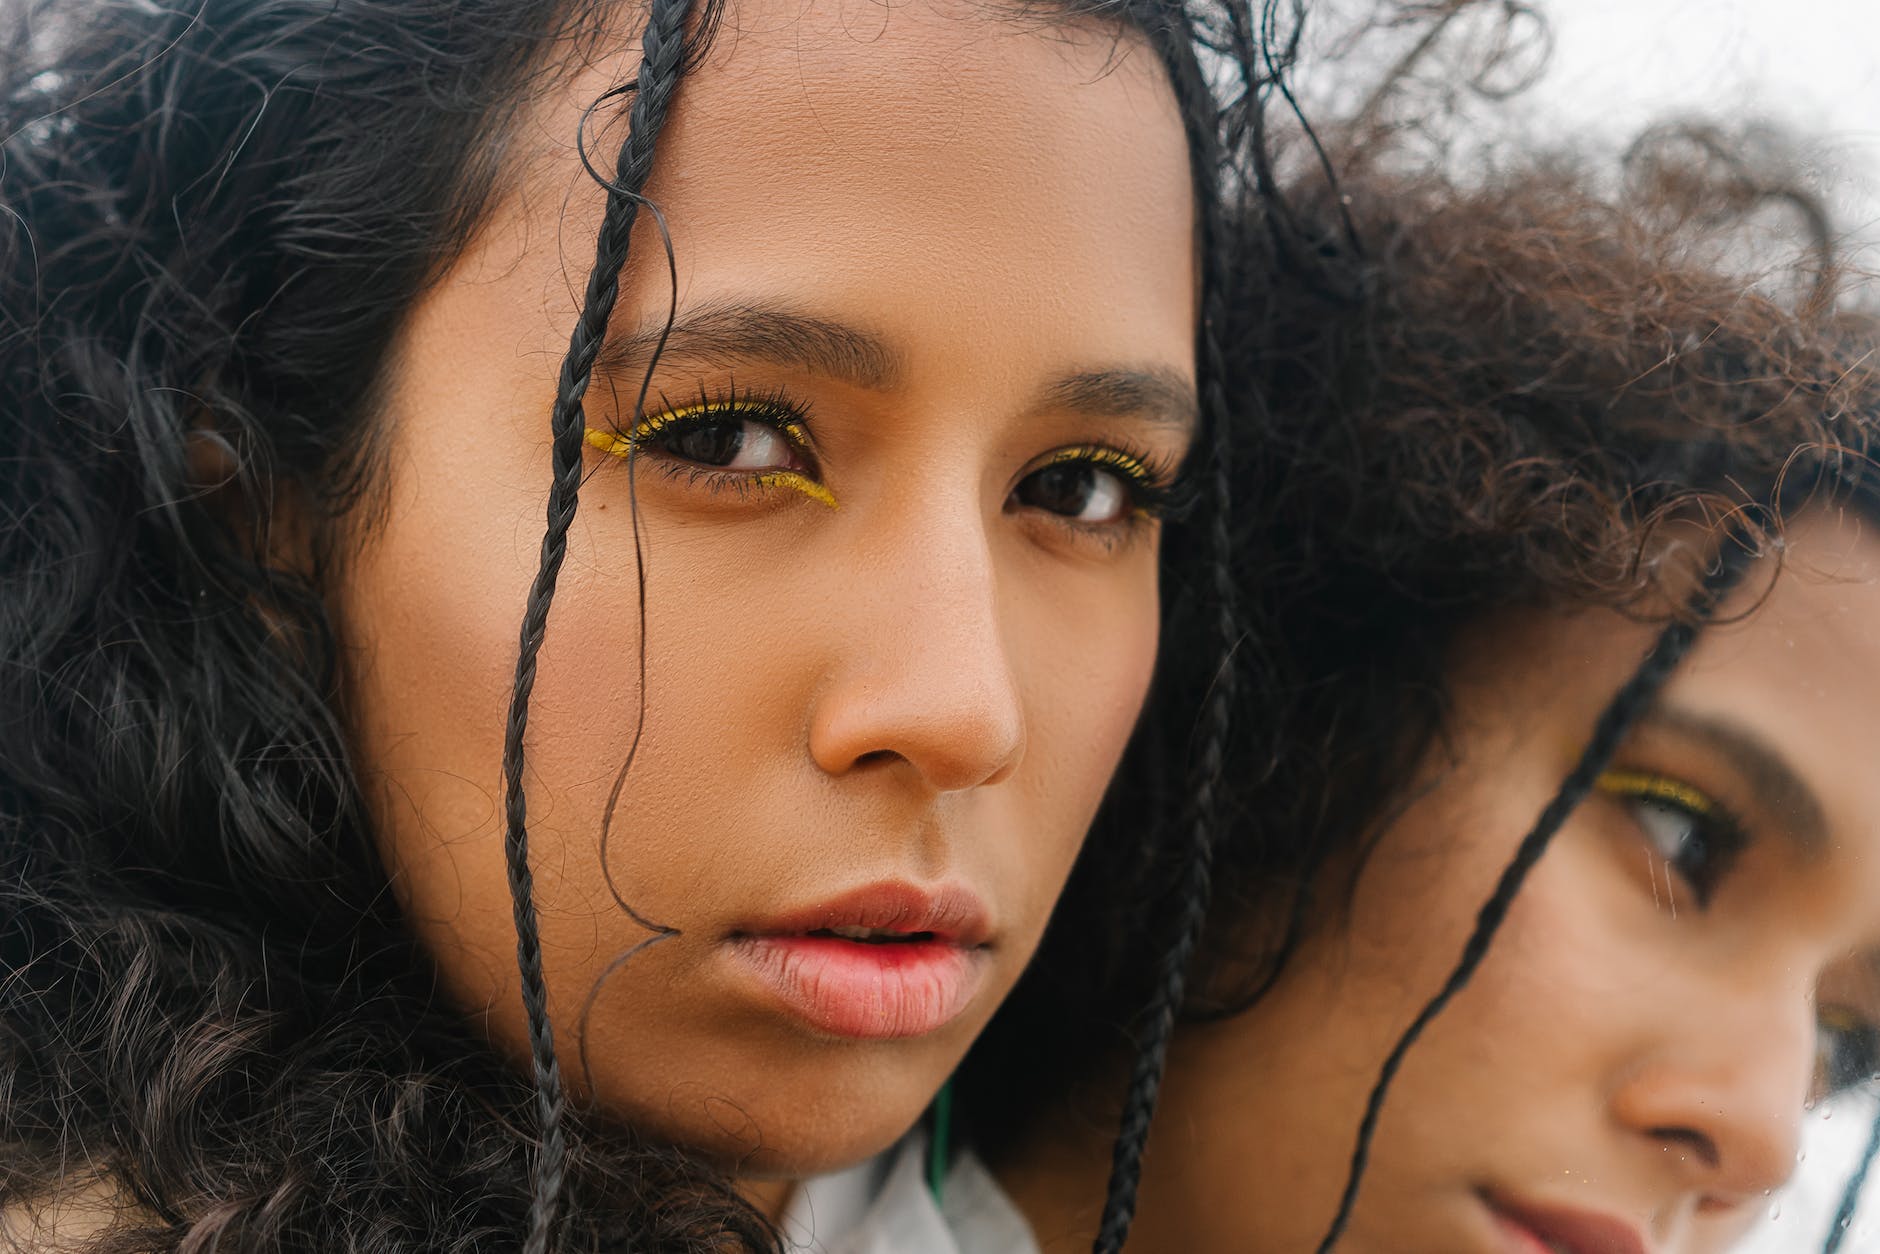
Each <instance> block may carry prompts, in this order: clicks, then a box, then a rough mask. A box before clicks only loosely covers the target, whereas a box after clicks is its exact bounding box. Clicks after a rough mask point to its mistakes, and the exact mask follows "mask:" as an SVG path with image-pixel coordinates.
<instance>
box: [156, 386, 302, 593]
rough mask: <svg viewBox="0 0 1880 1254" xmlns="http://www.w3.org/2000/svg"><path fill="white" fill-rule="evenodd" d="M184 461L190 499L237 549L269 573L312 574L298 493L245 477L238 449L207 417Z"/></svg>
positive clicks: (197, 426)
mask: <svg viewBox="0 0 1880 1254" xmlns="http://www.w3.org/2000/svg"><path fill="white" fill-rule="evenodd" d="M184 458H185V463H186V466H187V474H188V476H189V490H190V499H191V500H193V501H194V502H196V503H197V504H199V505H200V506H201V507H202V509H203V510H204V511H205V512H207V513H208V515H209V516H210V517H211V518H212V519H214V520H215V521H216V522H217V523H219V524H220V525H221V526H222V527H224V528H225V529H226V532H227V535H228V537H229V539H230V541H231V542H232V543H233V544H234V545H235V546H236V547H237V548H239V549H242V550H244V551H245V552H246V553H247V555H248V556H249V557H250V558H251V559H252V560H254V561H255V562H257V563H259V564H261V565H263V566H266V567H269V568H270V569H273V570H277V571H281V572H283V573H287V574H292V575H298V576H300V577H302V578H308V577H310V576H311V575H312V573H313V570H314V567H315V565H316V562H315V558H314V544H313V528H312V526H311V519H310V517H309V512H308V510H307V509H306V507H305V503H304V501H303V500H302V499H301V496H300V494H299V493H298V492H295V491H292V490H291V489H285V488H283V487H282V485H279V484H272V483H267V482H261V481H258V480H257V479H256V477H255V476H253V475H250V474H247V473H244V467H245V465H246V459H245V458H244V456H243V454H242V452H241V450H240V449H238V448H236V447H235V445H234V444H233V443H232V442H231V441H230V440H229V438H228V436H227V435H226V434H224V433H223V432H222V431H220V430H219V429H217V428H216V427H215V426H214V425H213V424H211V423H210V422H209V421H208V420H207V419H206V418H203V419H199V420H198V421H197V422H196V423H195V424H194V425H193V426H192V427H191V429H190V432H189V436H188V442H187V444H186V446H185V450H184Z"/></svg>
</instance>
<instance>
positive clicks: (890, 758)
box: [855, 749, 903, 766]
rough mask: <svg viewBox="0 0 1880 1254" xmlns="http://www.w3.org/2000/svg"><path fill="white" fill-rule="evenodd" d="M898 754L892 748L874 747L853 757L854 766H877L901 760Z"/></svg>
mask: <svg viewBox="0 0 1880 1254" xmlns="http://www.w3.org/2000/svg"><path fill="white" fill-rule="evenodd" d="M902 760H903V759H902V757H901V755H900V754H898V753H896V752H895V751H894V750H892V749H874V750H870V751H869V752H867V753H864V754H862V755H861V756H860V757H858V758H856V759H855V765H856V766H877V765H882V764H885V763H889V762H898V761H902Z"/></svg>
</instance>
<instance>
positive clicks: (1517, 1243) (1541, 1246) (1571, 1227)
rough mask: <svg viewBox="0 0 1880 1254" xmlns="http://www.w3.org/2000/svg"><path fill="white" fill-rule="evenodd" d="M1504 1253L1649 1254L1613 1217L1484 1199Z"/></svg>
mask: <svg viewBox="0 0 1880 1254" xmlns="http://www.w3.org/2000/svg"><path fill="white" fill-rule="evenodd" d="M1484 1200H1485V1201H1487V1203H1488V1208H1489V1210H1490V1211H1491V1212H1492V1213H1493V1214H1494V1217H1495V1223H1496V1225H1497V1227H1499V1228H1500V1230H1501V1234H1502V1238H1503V1242H1504V1247H1505V1254H1650V1252H1649V1251H1648V1250H1647V1249H1646V1246H1645V1241H1644V1238H1642V1237H1641V1236H1639V1232H1638V1229H1637V1228H1636V1227H1634V1226H1633V1225H1632V1224H1629V1223H1627V1222H1626V1221H1625V1220H1623V1219H1620V1218H1618V1217H1617V1216H1614V1215H1608V1214H1602V1213H1600V1212H1598V1211H1589V1210H1575V1209H1572V1208H1569V1207H1564V1206H1541V1205H1537V1204H1532V1203H1523V1202H1515V1201H1512V1200H1510V1199H1507V1198H1486V1199H1484Z"/></svg>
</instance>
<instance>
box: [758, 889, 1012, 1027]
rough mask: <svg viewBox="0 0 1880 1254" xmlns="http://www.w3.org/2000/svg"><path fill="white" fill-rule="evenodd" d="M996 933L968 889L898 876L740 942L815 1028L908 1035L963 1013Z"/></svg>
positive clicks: (764, 926)
mask: <svg viewBox="0 0 1880 1254" xmlns="http://www.w3.org/2000/svg"><path fill="white" fill-rule="evenodd" d="M990 937H991V925H990V922H989V920H988V917H987V914H986V910H985V907H984V905H983V904H982V903H981V902H980V900H979V898H978V897H976V896H975V895H974V894H973V893H972V892H970V891H969V890H967V889H965V888H962V887H959V886H958V885H937V886H932V887H922V886H920V885H915V884H909V883H905V882H900V881H893V882H883V883H878V884H871V885H868V886H867V887H864V888H860V889H856V890H854V891H852V892H847V893H843V894H841V895H840V896H837V897H834V898H831V899H830V900H828V901H824V902H819V903H817V904H815V905H812V906H809V907H805V908H802V909H796V910H789V911H785V912H782V913H779V914H777V915H774V916H771V917H768V918H764V919H760V920H756V921H753V922H752V923H751V924H750V925H748V926H746V927H741V928H739V929H737V931H736V932H735V933H734V934H733V936H732V938H731V939H732V945H731V949H732V953H733V954H734V956H735V957H736V959H737V960H738V962H739V963H740V965H742V966H743V967H744V969H745V970H746V971H747V973H749V974H750V975H751V976H753V977H754V978H755V980H756V982H757V984H758V986H759V987H760V988H761V989H762V990H764V992H765V993H767V994H768V995H769V996H770V997H772V998H773V999H775V1001H776V1003H777V1004H778V1007H779V1009H781V1010H783V1011H784V1012H785V1013H786V1014H789V1015H791V1016H793V1017H795V1018H796V1019H798V1020H799V1021H801V1022H802V1023H804V1024H805V1025H806V1026H808V1027H810V1028H811V1029H812V1030H815V1031H818V1032H822V1033H826V1034H828V1035H831V1036H838V1037H845V1038H848V1039H852V1040H899V1039H906V1038H909V1037H918V1036H925V1035H927V1034H928V1033H931V1032H935V1031H938V1030H939V1029H940V1028H942V1027H945V1026H946V1025H947V1024H948V1023H950V1022H952V1021H953V1020H954V1019H956V1018H958V1017H959V1016H960V1014H961V1013H962V1012H963V1011H964V1010H965V1009H966V1007H967V1006H968V1005H969V1004H970V1003H971V1002H972V1000H973V998H974V996H975V994H976V993H977V992H978V991H979V988H980V986H981V985H982V984H983V982H984V979H985V971H986V967H987V965H988V963H987V958H988V954H987V948H986V947H987V944H988V941H989V940H990Z"/></svg>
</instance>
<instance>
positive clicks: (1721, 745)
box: [1638, 703, 1828, 858]
mask: <svg viewBox="0 0 1880 1254" xmlns="http://www.w3.org/2000/svg"><path fill="white" fill-rule="evenodd" d="M1638 727H1639V729H1640V730H1647V729H1657V730H1661V731H1664V732H1668V733H1670V734H1672V735H1675V736H1678V737H1680V738H1682V739H1685V740H1688V741H1691V742H1693V743H1695V744H1697V745H1698V746H1699V747H1701V748H1703V749H1705V750H1707V751H1709V752H1711V753H1713V754H1715V755H1716V756H1718V757H1720V758H1722V759H1723V760H1724V762H1725V763H1726V764H1728V765H1729V767H1730V768H1731V769H1732V770H1733V771H1735V772H1736V773H1737V774H1738V775H1740V776H1741V777H1742V778H1743V780H1744V782H1745V783H1747V784H1748V785H1749V788H1750V791H1751V792H1753V793H1754V794H1755V795H1756V797H1757V799H1758V801H1759V803H1760V804H1761V805H1762V806H1763V807H1764V808H1765V809H1766V810H1768V811H1769V813H1770V814H1772V815H1774V816H1775V817H1777V818H1779V819H1780V820H1781V822H1780V823H1778V824H1777V827H1778V828H1779V830H1780V831H1781V833H1782V834H1783V835H1784V836H1786V837H1787V838H1788V839H1789V841H1790V843H1791V844H1793V845H1794V846H1795V849H1796V851H1797V852H1798V853H1799V854H1801V855H1802V856H1803V857H1804V858H1813V857H1815V856H1817V855H1819V854H1820V853H1821V851H1822V850H1824V849H1826V848H1827V845H1828V821H1827V817H1826V810H1825V808H1824V807H1823V806H1822V804H1821V799H1820V798H1819V797H1818V796H1816V795H1815V791H1814V789H1812V788H1810V787H1809V786H1808V784H1807V782H1806V781H1805V780H1804V779H1803V778H1802V774H1801V772H1800V771H1799V770H1797V769H1796V768H1795V767H1794V766H1793V765H1792V764H1791V763H1790V762H1789V760H1788V759H1787V758H1786V757H1785V756H1784V755H1783V754H1782V752H1781V750H1779V749H1777V748H1776V747H1775V746H1774V745H1772V744H1770V743H1769V742H1768V741H1767V740H1765V739H1764V738H1763V737H1762V736H1760V735H1759V734H1757V732H1756V731H1755V730H1754V729H1753V728H1751V727H1749V726H1747V725H1746V724H1743V723H1739V722H1737V721H1736V720H1734V719H1731V718H1728V717H1726V716H1723V715H1718V714H1712V713H1707V712H1703V711H1699V710H1693V709H1690V708H1689V707H1686V706H1679V705H1676V704H1671V703H1660V704H1658V705H1655V706H1653V707H1652V709H1651V710H1650V711H1649V712H1647V713H1646V715H1645V716H1644V717H1643V718H1642V719H1640V720H1639V723H1638Z"/></svg>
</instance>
